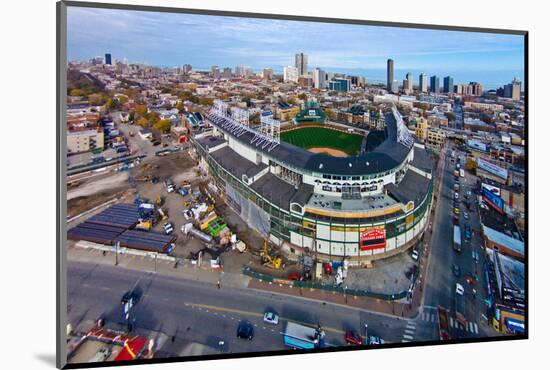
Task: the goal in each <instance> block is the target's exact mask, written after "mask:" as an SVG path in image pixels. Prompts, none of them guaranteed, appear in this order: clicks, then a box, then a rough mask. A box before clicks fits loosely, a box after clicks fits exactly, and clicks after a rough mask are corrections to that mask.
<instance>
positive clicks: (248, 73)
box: [244, 67, 254, 78]
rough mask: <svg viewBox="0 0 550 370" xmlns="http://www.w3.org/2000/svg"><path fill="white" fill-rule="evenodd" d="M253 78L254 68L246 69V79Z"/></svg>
mask: <svg viewBox="0 0 550 370" xmlns="http://www.w3.org/2000/svg"><path fill="white" fill-rule="evenodd" d="M252 76H254V71H253V70H252V68H250V67H245V68H244V77H245V78H250V77H252Z"/></svg>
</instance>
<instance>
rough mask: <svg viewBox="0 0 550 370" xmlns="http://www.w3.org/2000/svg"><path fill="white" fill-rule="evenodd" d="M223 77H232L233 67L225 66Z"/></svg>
mask: <svg viewBox="0 0 550 370" xmlns="http://www.w3.org/2000/svg"><path fill="white" fill-rule="evenodd" d="M222 77H223V78H231V68H230V67H225V68H224V69H223V72H222Z"/></svg>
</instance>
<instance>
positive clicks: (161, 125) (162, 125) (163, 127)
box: [153, 119, 171, 133]
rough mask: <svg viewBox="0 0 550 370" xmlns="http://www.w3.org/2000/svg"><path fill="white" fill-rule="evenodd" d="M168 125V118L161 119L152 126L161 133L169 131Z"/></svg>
mask: <svg viewBox="0 0 550 370" xmlns="http://www.w3.org/2000/svg"><path fill="white" fill-rule="evenodd" d="M170 126H171V124H170V120H167V119H161V120H159V121H158V122H157V123H155V124H154V125H153V127H154V128H156V129H157V130H159V131H160V132H162V133H168V132H170Z"/></svg>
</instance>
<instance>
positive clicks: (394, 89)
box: [390, 80, 399, 94]
mask: <svg viewBox="0 0 550 370" xmlns="http://www.w3.org/2000/svg"><path fill="white" fill-rule="evenodd" d="M390 91H391V92H392V93H393V94H397V93H398V92H399V85H398V83H397V80H393V81H392V82H391V87H390Z"/></svg>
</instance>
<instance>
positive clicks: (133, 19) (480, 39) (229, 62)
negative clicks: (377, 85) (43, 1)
mask: <svg viewBox="0 0 550 370" xmlns="http://www.w3.org/2000/svg"><path fill="white" fill-rule="evenodd" d="M434 23H437V22H436V20H435V19H434ZM67 34H68V35H67V37H68V57H69V60H73V59H81V60H82V59H89V58H91V57H94V56H98V55H103V54H104V53H106V52H110V53H111V54H112V55H113V58H116V59H119V60H122V59H123V58H124V57H126V58H128V60H129V61H130V62H143V63H148V64H151V65H159V66H176V65H181V64H184V63H189V64H191V65H193V67H194V68H198V69H201V68H204V69H206V68H209V67H210V66H211V65H218V66H220V67H224V66H230V67H234V66H236V65H247V66H251V67H252V68H254V69H256V70H259V69H261V68H264V67H271V68H273V69H274V70H275V71H279V70H281V69H282V67H283V66H286V65H292V64H293V63H294V59H293V58H294V54H295V53H296V52H304V53H306V54H307V55H308V56H309V66H310V69H311V68H313V67H321V68H324V69H326V70H330V71H335V72H338V71H343V72H351V70H357V71H359V72H358V73H359V74H363V75H365V76H367V77H369V75H370V77H371V78H375V79H376V78H378V77H379V75H380V74H381V73H382V72H383V70H384V69H385V66H386V60H387V58H393V59H394V60H395V69H396V76H395V78H396V79H398V80H401V79H402V78H404V73H405V71H407V70H411V71H413V72H420V71H423V72H425V73H427V74H428V75H431V74H439V75H440V76H441V79H442V77H443V76H444V75H447V74H451V75H454V76H455V81H456V82H467V81H470V80H477V81H479V82H482V83H485V84H487V85H488V86H490V85H497V84H500V83H505V82H508V81H510V80H511V79H512V78H513V77H514V76H518V77H519V78H520V79H523V69H524V65H523V52H524V49H523V36H515V35H496V34H487V33H485V34H484V33H471V32H453V31H435V30H421V29H408V28H395V27H378V26H376V27H375V26H364V25H342V24H325V23H316V22H296V21H286V20H265V19H251V18H237V17H217V16H216V17H214V16H205V15H189V14H171V13H155V12H142V11H127V10H111V9H91V8H77V7H69V9H68V32H67ZM380 77H381V78H383V75H382V76H380ZM483 78H485V79H486V81H483V80H482V79H483ZM416 80H417V76H416V73H415V83H416ZM461 80H464V81H461Z"/></svg>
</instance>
